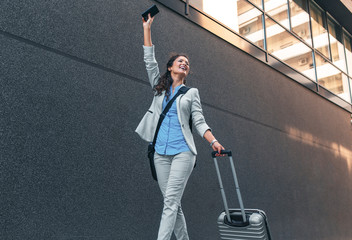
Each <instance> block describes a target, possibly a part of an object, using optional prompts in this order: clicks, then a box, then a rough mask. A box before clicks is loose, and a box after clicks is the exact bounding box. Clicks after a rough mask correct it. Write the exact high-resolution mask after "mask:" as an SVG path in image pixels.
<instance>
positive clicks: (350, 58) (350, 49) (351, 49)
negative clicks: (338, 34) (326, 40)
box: [344, 34, 352, 76]
mask: <svg viewBox="0 0 352 240" xmlns="http://www.w3.org/2000/svg"><path fill="white" fill-rule="evenodd" d="M344 42H345V51H346V59H347V67H348V74H349V75H350V76H352V44H351V38H350V37H348V36H347V34H345V36H344Z"/></svg>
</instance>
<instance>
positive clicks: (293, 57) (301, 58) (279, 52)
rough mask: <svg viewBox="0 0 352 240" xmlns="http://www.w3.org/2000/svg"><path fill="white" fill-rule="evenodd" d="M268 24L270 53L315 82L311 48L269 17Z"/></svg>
mask: <svg viewBox="0 0 352 240" xmlns="http://www.w3.org/2000/svg"><path fill="white" fill-rule="evenodd" d="M266 23H269V24H268V25H269V27H267V29H266V32H267V33H266V35H267V45H268V52H269V53H270V54H272V55H273V56H275V57H277V58H278V59H280V60H281V61H283V62H285V63H286V64H288V65H289V66H291V67H292V68H294V69H296V70H297V71H299V72H301V73H303V74H304V75H306V76H307V77H308V78H310V79H311V80H314V81H315V71H314V68H313V58H312V50H311V48H309V47H308V46H306V45H305V44H304V43H302V42H301V41H300V40H299V39H298V38H296V37H294V36H293V35H292V34H290V33H289V32H288V31H286V30H285V29H284V28H283V27H281V26H279V25H278V24H276V23H275V22H274V21H273V20H271V19H270V18H268V17H266Z"/></svg>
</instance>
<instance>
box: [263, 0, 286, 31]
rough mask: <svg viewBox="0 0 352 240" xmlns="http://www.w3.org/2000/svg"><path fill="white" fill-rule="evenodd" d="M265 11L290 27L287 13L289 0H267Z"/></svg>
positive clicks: (283, 24)
mask: <svg viewBox="0 0 352 240" xmlns="http://www.w3.org/2000/svg"><path fill="white" fill-rule="evenodd" d="M264 5H265V11H266V13H268V14H269V15H270V16H271V17H272V18H273V19H275V20H276V21H277V22H279V23H280V24H281V25H282V26H284V27H286V28H288V29H289V28H290V24H289V21H288V14H287V9H288V5H287V0H265V1H264Z"/></svg>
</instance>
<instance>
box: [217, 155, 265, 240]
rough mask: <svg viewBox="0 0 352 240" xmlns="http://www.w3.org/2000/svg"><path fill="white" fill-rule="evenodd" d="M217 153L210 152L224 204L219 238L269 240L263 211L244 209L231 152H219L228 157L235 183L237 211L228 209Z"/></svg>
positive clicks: (219, 222)
mask: <svg viewBox="0 0 352 240" xmlns="http://www.w3.org/2000/svg"><path fill="white" fill-rule="evenodd" d="M216 153H217V152H212V157H213V159H214V163H215V169H216V173H217V175H218V180H219V185H220V191H221V196H222V199H223V202H224V207H225V211H223V212H222V213H221V214H220V216H219V218H218V226H219V232H220V237H221V239H223V240H250V239H256V240H271V236H270V232H269V226H268V222H267V217H266V214H265V212H264V211H262V210H258V209H244V206H243V201H242V196H241V192H240V187H239V185H238V180H237V175H236V170H235V165H234V162H233V159H232V152H231V151H225V150H223V151H221V153H222V154H225V155H227V156H228V157H229V160H230V164H231V170H232V173H233V178H234V181H235V186H236V192H237V197H238V202H239V204H240V208H239V209H233V208H231V209H229V208H228V205H227V200H226V195H225V191H224V187H223V184H222V180H221V174H220V170H219V165H218V162H217V159H216V155H215V154H216Z"/></svg>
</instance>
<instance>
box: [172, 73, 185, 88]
mask: <svg viewBox="0 0 352 240" xmlns="http://www.w3.org/2000/svg"><path fill="white" fill-rule="evenodd" d="M171 77H172V80H173V82H172V89H173V90H174V89H175V88H176V87H178V86H180V85H181V84H183V81H184V80H185V77H184V76H180V75H178V74H173V73H171Z"/></svg>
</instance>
